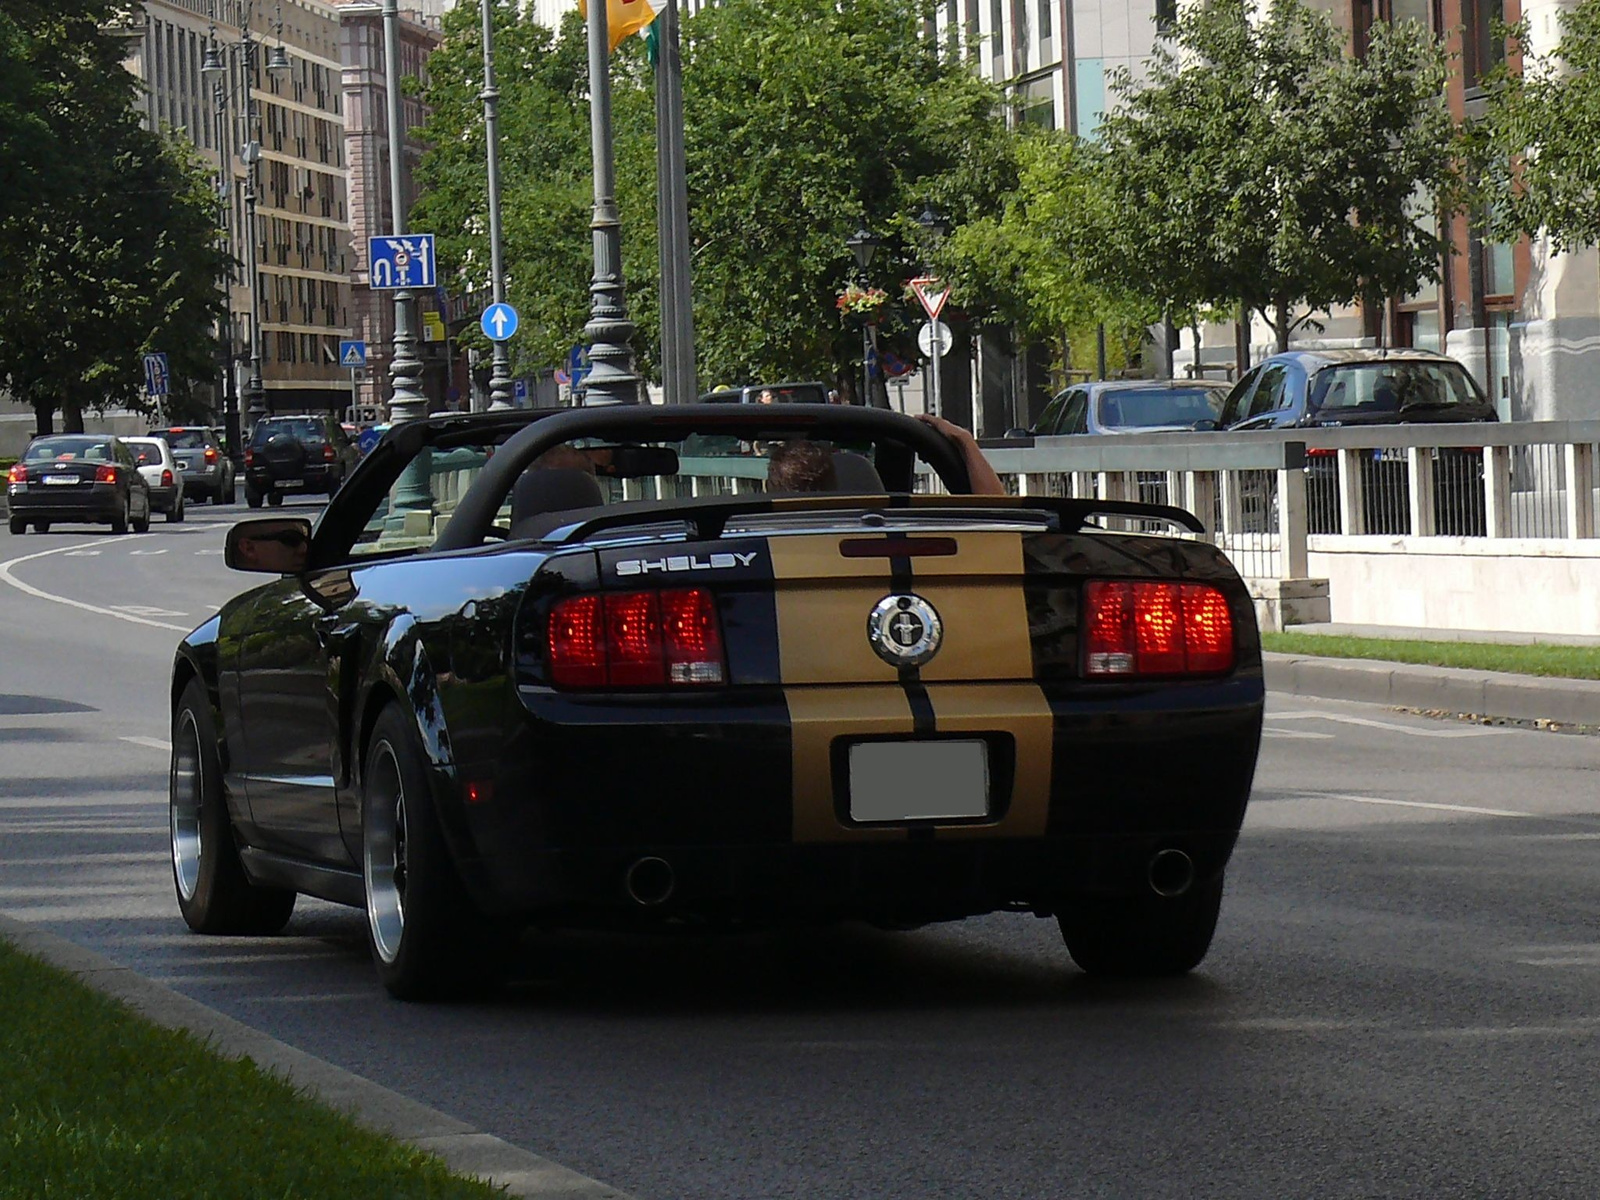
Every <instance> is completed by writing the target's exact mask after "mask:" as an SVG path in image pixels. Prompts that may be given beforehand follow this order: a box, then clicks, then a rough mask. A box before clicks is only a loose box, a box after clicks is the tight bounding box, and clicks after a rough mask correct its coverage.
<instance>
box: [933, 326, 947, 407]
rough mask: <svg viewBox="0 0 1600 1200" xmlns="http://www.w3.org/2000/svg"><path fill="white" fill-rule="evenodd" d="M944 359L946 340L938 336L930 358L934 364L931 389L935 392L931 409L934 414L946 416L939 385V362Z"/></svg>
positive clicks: (934, 341)
mask: <svg viewBox="0 0 1600 1200" xmlns="http://www.w3.org/2000/svg"><path fill="white" fill-rule="evenodd" d="M943 359H944V342H942V341H940V340H939V339H938V338H934V339H933V357H932V359H931V360H930V361H931V362H932V366H933V387H932V389H931V390H932V392H933V408H932V410H931V411H932V413H933V415H934V416H936V417H942V416H944V405H943V404H942V403H941V401H940V398H939V387H940V379H939V376H940V374H941V372H940V370H939V364H940V362H941V361H943Z"/></svg>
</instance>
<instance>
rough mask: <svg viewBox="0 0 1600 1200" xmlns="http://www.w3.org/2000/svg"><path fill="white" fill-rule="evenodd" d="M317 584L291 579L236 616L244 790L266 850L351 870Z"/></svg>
mask: <svg viewBox="0 0 1600 1200" xmlns="http://www.w3.org/2000/svg"><path fill="white" fill-rule="evenodd" d="M316 587H317V581H316V580H314V579H311V578H305V577H300V576H287V577H285V578H283V579H280V580H278V581H277V582H275V583H270V584H268V585H267V586H266V587H264V588H262V589H260V590H259V591H258V592H257V593H256V595H255V597H254V600H253V601H252V603H251V605H250V607H249V609H248V610H247V611H245V612H242V613H240V614H239V616H238V618H237V627H238V628H240V629H241V630H244V631H246V632H244V633H243V635H242V636H241V637H240V638H239V642H238V657H237V659H236V660H235V672H236V673H235V679H236V680H237V688H236V692H235V694H236V696H237V704H238V712H239V728H240V732H241V737H240V739H239V742H240V749H241V750H242V752H243V753H242V757H243V760H244V761H242V762H235V764H234V774H235V775H236V776H237V777H238V778H239V779H240V781H241V782H242V783H243V784H244V787H245V794H246V795H247V796H248V798H249V805H250V816H251V820H252V821H253V822H254V823H255V825H256V826H257V827H258V829H259V830H260V836H261V843H262V845H263V847H264V848H269V849H275V850H278V851H280V852H282V853H285V854H290V855H293V856H295V857H297V858H307V859H314V860H317V861H320V862H329V863H342V862H345V861H347V860H348V857H349V856H348V854H347V852H346V850H345V847H344V842H343V839H342V838H341V836H340V833H339V814H338V809H337V806H336V796H335V790H334V786H335V784H334V741H335V729H336V723H335V719H336V715H337V710H336V709H335V708H334V706H333V705H332V703H331V702H330V679H329V664H328V654H327V650H326V647H325V645H324V643H323V636H324V635H323V631H322V629H321V628H320V625H319V622H320V621H321V620H322V618H323V617H324V616H325V615H326V613H327V608H326V607H325V605H324V603H323V602H322V597H321V596H320V595H319V593H318V591H317V590H316Z"/></svg>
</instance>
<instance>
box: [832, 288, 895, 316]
mask: <svg viewBox="0 0 1600 1200" xmlns="http://www.w3.org/2000/svg"><path fill="white" fill-rule="evenodd" d="M888 303H889V293H888V292H886V291H884V290H883V289H882V288H864V287H858V286H857V285H855V284H853V283H852V284H851V285H850V286H849V287H847V288H845V289H844V291H842V292H840V293H839V298H838V299H837V300H836V301H834V306H835V307H836V308H838V310H839V315H840V316H841V317H846V318H848V317H858V318H861V319H863V320H867V321H871V320H873V319H874V318H875V317H877V315H878V314H879V313H881V312H882V311H883V310H884V308H885V307H886V306H887V305H888Z"/></svg>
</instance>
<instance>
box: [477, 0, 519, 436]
mask: <svg viewBox="0 0 1600 1200" xmlns="http://www.w3.org/2000/svg"><path fill="white" fill-rule="evenodd" d="M479 8H480V9H481V10H482V16H483V91H481V92H480V93H478V98H479V99H480V100H482V101H483V134H484V143H485V145H486V147H487V149H488V155H487V157H488V168H489V287H490V290H491V291H492V292H493V293H494V302H495V303H496V304H502V303H504V302H505V298H506V269H505V255H504V250H503V248H502V246H501V234H500V89H499V88H497V87H496V86H495V82H494V18H493V16H492V13H493V8H494V6H493V4H492V3H491V0H480V3H479ZM489 344H490V346H492V347H493V357H492V359H491V361H490V367H489V411H490V412H499V411H501V410H503V409H507V408H510V407H511V347H510V346H509V345H508V344H507V343H506V342H505V341H504V340H503V339H502V340H499V341H494V342H490V343H489Z"/></svg>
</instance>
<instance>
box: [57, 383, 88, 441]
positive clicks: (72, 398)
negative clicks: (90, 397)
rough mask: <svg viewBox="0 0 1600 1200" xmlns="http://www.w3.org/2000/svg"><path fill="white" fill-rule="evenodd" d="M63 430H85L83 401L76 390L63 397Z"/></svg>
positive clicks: (73, 431)
mask: <svg viewBox="0 0 1600 1200" xmlns="http://www.w3.org/2000/svg"><path fill="white" fill-rule="evenodd" d="M61 432H62V433H82V432H83V401H82V400H81V399H80V398H79V397H78V396H77V394H76V393H74V392H68V393H67V394H66V395H65V396H63V397H62V399H61Z"/></svg>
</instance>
